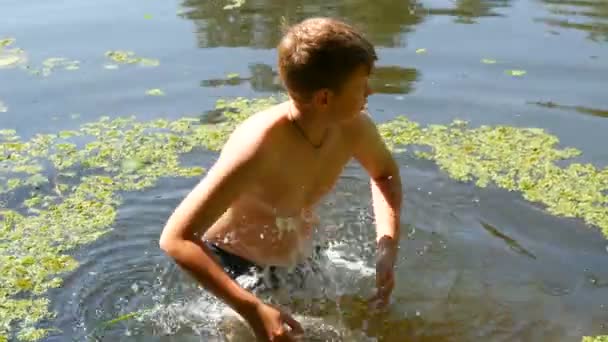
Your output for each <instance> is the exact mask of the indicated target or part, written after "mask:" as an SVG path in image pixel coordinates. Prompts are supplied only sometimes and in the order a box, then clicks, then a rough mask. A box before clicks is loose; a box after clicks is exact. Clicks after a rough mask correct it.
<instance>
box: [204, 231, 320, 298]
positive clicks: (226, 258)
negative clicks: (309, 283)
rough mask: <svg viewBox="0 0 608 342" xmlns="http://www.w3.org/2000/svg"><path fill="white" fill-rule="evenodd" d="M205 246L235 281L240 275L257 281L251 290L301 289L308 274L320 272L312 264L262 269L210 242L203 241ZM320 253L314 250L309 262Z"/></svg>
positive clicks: (318, 247)
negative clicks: (287, 287) (248, 276)
mask: <svg viewBox="0 0 608 342" xmlns="http://www.w3.org/2000/svg"><path fill="white" fill-rule="evenodd" d="M204 242H205V245H206V246H207V247H208V248H209V249H210V250H211V251H212V252H213V253H214V254H215V255H216V256H217V258H218V260H219V264H220V266H222V268H223V269H224V271H225V272H226V273H227V274H228V275H229V276H230V277H231V278H232V279H235V280H236V279H237V278H238V277H240V276H242V275H252V276H255V277H257V278H258V279H257V280H256V281H255V283H254V284H253V286H251V287H250V288H251V289H260V288H262V287H263V288H270V289H277V288H279V287H281V286H285V285H287V284H286V283H288V285H289V287H294V286H295V287H296V288H302V287H304V285H305V281H306V277H307V276H308V275H310V274H313V273H317V272H320V270H319V268H318V267H317V265H316V264H315V263H314V262H309V263H304V264H300V265H297V266H296V267H295V268H294V269H293V270H288V269H287V268H284V267H276V266H270V267H266V268H264V267H262V266H259V265H257V264H255V263H254V262H251V261H249V260H247V259H245V258H242V257H240V256H238V255H235V254H232V253H230V252H228V251H226V250H224V249H222V248H220V247H219V246H217V245H215V244H214V243H212V242H209V241H204ZM320 251H321V247H320V246H317V247H315V248H314V253H313V256H312V257H311V258H310V259H311V261H312V260H313V259H315V258H316V257H317V256H318V254H319V253H320Z"/></svg>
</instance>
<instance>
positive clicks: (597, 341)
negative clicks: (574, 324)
mask: <svg viewBox="0 0 608 342" xmlns="http://www.w3.org/2000/svg"><path fill="white" fill-rule="evenodd" d="M582 342H608V335H605V336H595V337H591V336H585V337H583V340H582Z"/></svg>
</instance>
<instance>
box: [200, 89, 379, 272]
mask: <svg viewBox="0 0 608 342" xmlns="http://www.w3.org/2000/svg"><path fill="white" fill-rule="evenodd" d="M365 95H367V94H363V95H362V96H365ZM289 107H290V103H288V102H286V103H283V104H281V105H279V106H277V107H274V108H271V109H270V110H268V111H267V112H263V113H260V114H258V115H257V116H256V117H253V118H251V120H250V122H248V123H246V124H247V125H251V126H252V127H251V129H255V130H258V131H260V132H262V131H264V132H267V138H266V139H265V142H264V144H265V145H266V146H265V147H264V148H265V149H266V150H267V159H266V163H265V165H264V166H263V168H264V172H263V173H260V174H259V175H256V176H255V180H253V181H252V184H251V186H250V188H249V190H248V191H247V192H246V193H244V194H243V195H241V196H239V198H238V199H237V200H236V201H235V202H234V203H233V204H232V205H231V207H230V208H229V209H228V210H227V211H226V212H225V213H224V214H223V215H222V216H221V218H220V219H219V220H217V222H215V223H214V224H213V225H212V226H211V227H210V228H209V229H208V230H207V231H206V233H205V235H204V239H205V240H207V241H210V242H213V243H215V244H217V245H218V246H220V247H221V248H222V249H225V250H227V251H229V252H232V253H234V254H237V255H239V256H241V257H244V258H245V259H248V260H251V261H253V262H255V263H256V264H258V265H261V266H267V265H279V266H293V264H295V263H297V262H300V261H302V260H303V259H304V258H305V257H306V256H308V255H307V254H308V253H309V250H310V247H311V246H310V239H311V238H312V231H313V229H314V228H316V225H317V223H318V217H317V216H316V214H315V213H314V205H315V204H316V203H317V202H318V201H319V200H320V199H321V197H322V196H323V195H325V194H326V193H327V192H328V191H330V190H331V189H332V188H333V186H334V184H335V183H336V181H337V179H338V177H339V176H340V174H341V172H342V169H343V168H344V166H345V165H346V163H347V162H348V161H349V160H350V159H351V158H352V157H353V151H354V148H355V144H356V142H357V135H358V134H361V132H360V129H361V128H360V127H361V126H363V125H365V122H364V121H367V120H369V118H367V117H364V115H366V114H359V115H357V116H355V117H353V118H352V119H350V121H351V122H345V123H343V124H342V125H336V126H333V127H329V128H328V130H327V133H326V136H325V137H324V138H323V142H322V143H321V145H320V146H319V147H315V146H312V144H311V143H310V142H309V141H308V140H306V138H304V137H303V135H302V134H301V132H300V129H299V128H298V127H297V126H296V125H297V123H296V122H294V121H292V120H291V119H290V118H289V115H288V113H289ZM235 139H237V140H241V139H239V137H238V136H237V137H235ZM242 140H243V141H241V142H240V143H242V144H243V146H246V145H247V144H248V142H247V141H246V138H245V137H244V138H243V139H242Z"/></svg>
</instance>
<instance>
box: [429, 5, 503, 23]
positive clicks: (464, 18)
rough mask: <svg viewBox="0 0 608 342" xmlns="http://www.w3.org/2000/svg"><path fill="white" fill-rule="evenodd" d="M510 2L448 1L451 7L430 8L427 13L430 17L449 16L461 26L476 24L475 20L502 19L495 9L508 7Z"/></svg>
mask: <svg viewBox="0 0 608 342" xmlns="http://www.w3.org/2000/svg"><path fill="white" fill-rule="evenodd" d="M510 2H511V0H457V1H449V2H448V3H450V4H452V6H451V7H448V8H445V7H441V6H432V5H431V7H430V8H429V9H428V13H429V14H432V15H449V16H453V17H455V20H454V21H455V22H457V23H462V24H473V23H476V20H475V18H481V17H502V16H503V14H501V13H499V12H498V11H496V10H495V9H497V8H504V7H509V6H510ZM442 3H443V1H442Z"/></svg>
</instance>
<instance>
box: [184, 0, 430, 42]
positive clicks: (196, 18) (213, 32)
mask: <svg viewBox="0 0 608 342" xmlns="http://www.w3.org/2000/svg"><path fill="white" fill-rule="evenodd" d="M182 6H184V7H185V8H187V10H186V11H184V12H183V14H182V15H183V16H184V17H186V18H188V19H191V20H192V21H193V22H194V23H195V25H196V27H197V29H196V35H197V38H198V42H199V46H200V47H217V46H249V47H254V48H273V47H275V46H276V44H277V43H278V41H279V39H280V37H281V28H282V24H283V23H294V22H297V21H300V20H302V19H304V18H306V17H309V16H319V15H321V16H331V17H336V18H342V19H347V20H348V21H349V22H351V23H352V24H354V25H356V26H357V27H359V28H361V29H363V30H364V31H365V33H366V35H367V36H368V37H369V38H370V39H371V40H372V41H373V42H374V44H376V45H378V46H387V47H393V46H402V45H404V43H403V41H402V39H403V36H402V35H403V33H405V32H409V31H411V30H412V29H413V26H415V25H417V24H419V23H421V22H422V20H423V17H422V13H419V12H418V11H416V10H415V6H416V5H415V4H414V3H413V2H410V1H393V0H376V1H367V0H348V1H340V2H328V1H319V0H316V1H304V0H298V1H294V0H289V1H283V0H252V1H247V2H246V3H245V4H244V5H243V6H242V7H241V8H240V9H239V10H238V11H227V10H225V9H224V8H223V7H224V4H223V2H222V1H207V0H185V1H184V2H183V3H182Z"/></svg>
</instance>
